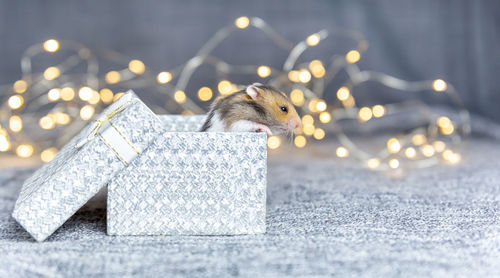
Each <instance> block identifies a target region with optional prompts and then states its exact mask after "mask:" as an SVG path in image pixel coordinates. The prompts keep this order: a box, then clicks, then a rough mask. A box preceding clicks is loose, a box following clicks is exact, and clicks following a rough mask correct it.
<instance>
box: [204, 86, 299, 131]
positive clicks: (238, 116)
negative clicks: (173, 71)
mask: <svg viewBox="0 0 500 278" xmlns="http://www.w3.org/2000/svg"><path fill="white" fill-rule="evenodd" d="M300 125H301V121H300V117H299V115H298V114H297V111H296V110H295V107H294V106H293V104H292V103H291V102H290V100H289V99H288V97H287V96H286V95H285V94H284V93H282V92H280V91H278V90H277V89H275V88H273V87H271V86H267V85H262V84H260V83H254V84H252V85H250V86H248V87H247V88H246V89H245V90H242V91H239V92H236V93H234V94H232V95H229V96H226V97H219V98H218V99H216V100H215V101H214V103H212V106H211V108H210V111H209V112H208V116H207V118H206V121H205V123H204V124H203V126H202V128H201V130H200V131H207V132H223V131H226V132H265V133H266V134H267V135H268V136H271V135H277V134H282V133H289V134H291V133H292V132H293V130H294V129H296V128H298V127H300Z"/></svg>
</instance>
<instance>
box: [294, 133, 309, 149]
mask: <svg viewBox="0 0 500 278" xmlns="http://www.w3.org/2000/svg"><path fill="white" fill-rule="evenodd" d="M293 143H294V144H295V146H296V147H297V148H303V147H305V146H306V144H307V139H306V137H304V136H302V135H299V136H297V137H295V139H294V140H293Z"/></svg>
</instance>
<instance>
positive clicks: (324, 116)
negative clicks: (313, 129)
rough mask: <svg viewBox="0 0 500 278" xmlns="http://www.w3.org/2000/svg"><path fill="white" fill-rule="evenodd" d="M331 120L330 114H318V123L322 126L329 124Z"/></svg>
mask: <svg viewBox="0 0 500 278" xmlns="http://www.w3.org/2000/svg"><path fill="white" fill-rule="evenodd" d="M331 120H332V116H331V115H330V113H328V112H321V113H320V114H319V121H320V122H322V123H324V124H327V123H329V122H330V121H331Z"/></svg>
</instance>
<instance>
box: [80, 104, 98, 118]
mask: <svg viewBox="0 0 500 278" xmlns="http://www.w3.org/2000/svg"><path fill="white" fill-rule="evenodd" d="M94 112H95V110H94V106H92V105H88V104H87V105H85V106H83V107H82V109H80V118H82V120H85V121H87V120H90V119H91V118H92V116H94Z"/></svg>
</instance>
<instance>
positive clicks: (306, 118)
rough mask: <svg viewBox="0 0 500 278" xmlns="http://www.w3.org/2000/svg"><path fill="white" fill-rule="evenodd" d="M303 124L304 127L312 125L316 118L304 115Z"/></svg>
mask: <svg viewBox="0 0 500 278" xmlns="http://www.w3.org/2000/svg"><path fill="white" fill-rule="evenodd" d="M302 124H303V125H305V126H306V125H312V124H314V118H313V116H311V115H304V116H302Z"/></svg>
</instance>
